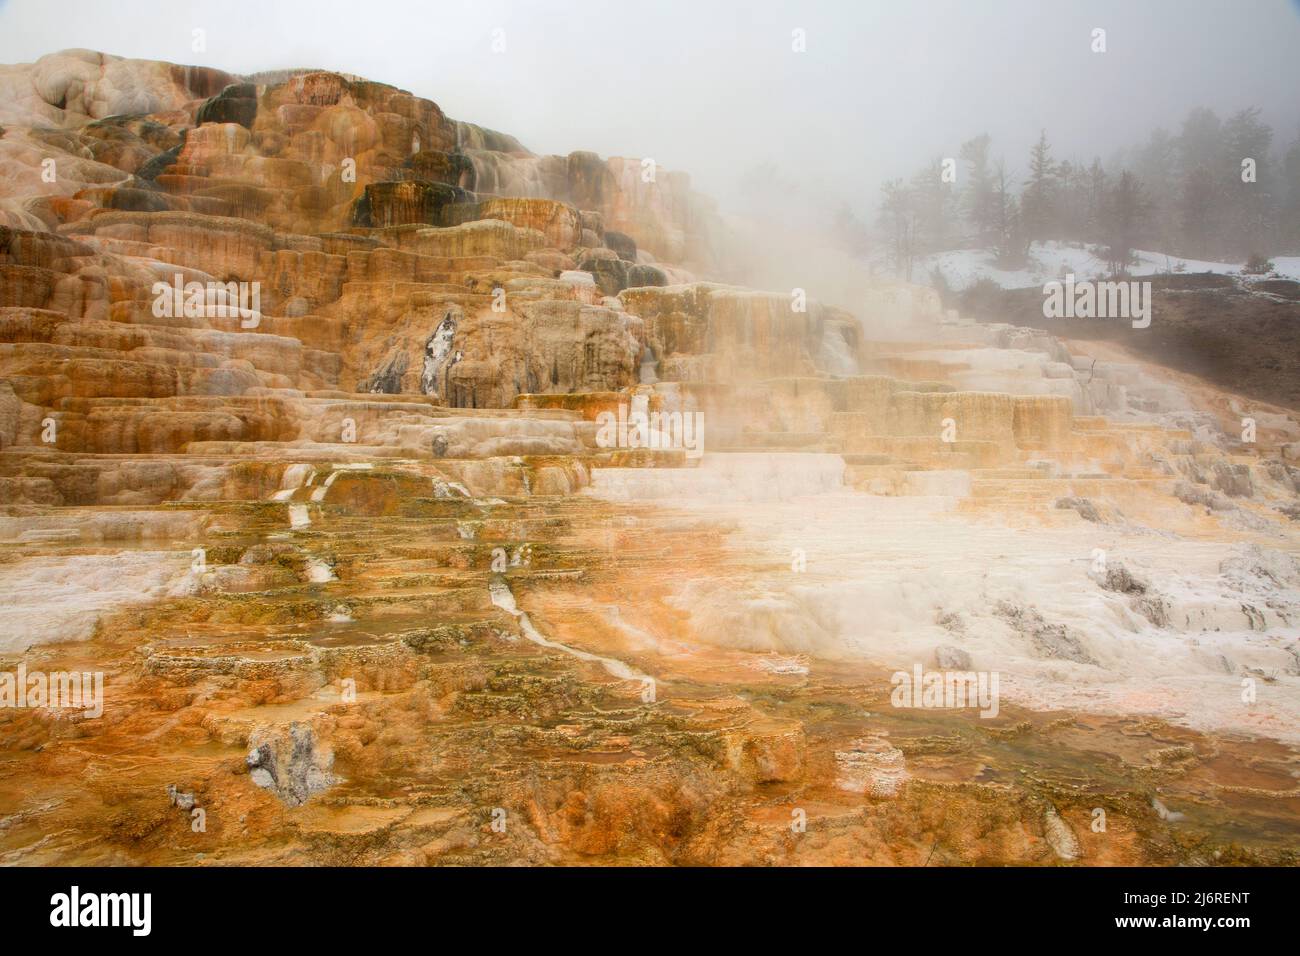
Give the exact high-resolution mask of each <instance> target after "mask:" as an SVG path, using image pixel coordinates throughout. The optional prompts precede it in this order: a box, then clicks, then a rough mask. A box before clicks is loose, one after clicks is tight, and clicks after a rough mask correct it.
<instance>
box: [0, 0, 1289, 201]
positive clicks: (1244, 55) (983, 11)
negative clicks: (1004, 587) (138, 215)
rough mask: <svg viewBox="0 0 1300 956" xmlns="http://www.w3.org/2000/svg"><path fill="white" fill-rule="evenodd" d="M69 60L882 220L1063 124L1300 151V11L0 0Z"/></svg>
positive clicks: (1216, 5)
mask: <svg viewBox="0 0 1300 956" xmlns="http://www.w3.org/2000/svg"><path fill="white" fill-rule="evenodd" d="M124 8H125V9H124ZM1096 27H1101V28H1104V29H1105V30H1106V31H1107V34H1106V38H1107V51H1106V52H1105V53H1104V54H1100V53H1093V52H1092V51H1091V49H1090V44H1091V42H1092V41H1091V33H1092V30H1093V29H1094V28H1096ZM195 28H200V29H203V30H204V31H206V50H204V51H201V52H196V51H194V50H193V49H192V31H193V29H195ZM796 29H800V30H803V31H805V34H804V35H805V37H806V51H805V52H802V53H796V52H794V51H793V50H792V45H793V40H792V36H793V31H794V30H796ZM497 30H501V31H504V32H503V33H495V32H494V31H497ZM501 39H504V46H505V49H504V51H501V52H494V50H493V41H494V40H497V41H500V40H501ZM497 45H498V46H500V45H501V44H500V43H499V42H498V43H497ZM71 46H82V47H87V48H91V49H98V50H103V51H106V52H110V53H114V54H118V55H122V56H131V57H141V58H149V59H162V60H170V61H173V62H180V63H195V64H202V65H210V66H215V67H219V68H222V69H226V70H230V71H234V72H254V71H257V70H264V69H271V68H276V67H300V66H319V67H322V68H328V69H334V70H340V71H345V72H350V73H354V74H359V75H362V76H365V77H367V78H371V79H376V80H380V81H384V82H388V83H392V84H395V85H398V86H401V87H403V88H406V89H409V90H411V91H412V92H415V93H417V94H419V95H422V96H426V97H429V98H431V99H433V100H435V101H436V102H437V103H438V104H439V105H440V106H441V107H442V108H443V109H444V110H445V111H446V112H447V113H448V114H449V115H451V116H453V117H455V118H458V119H467V120H471V121H473V122H477V123H480V124H482V125H485V126H490V127H493V128H497V129H501V130H504V131H506V132H510V133H512V134H514V135H516V136H517V137H519V139H520V140H521V141H522V142H523V143H524V144H525V145H526V146H528V147H529V148H530V149H532V150H534V151H538V152H556V153H567V152H570V151H572V150H574V149H591V150H595V151H597V152H599V153H601V154H602V155H624V156H652V157H654V158H655V159H656V161H657V162H658V163H660V164H661V165H664V166H667V167H669V168H673V169H683V170H686V171H688V172H690V173H691V174H692V177H693V179H694V182H695V183H696V185H697V186H698V187H699V188H700V189H702V190H703V191H705V192H708V193H710V194H712V195H714V196H716V197H717V198H719V199H720V200H721V201H723V203H724V206H726V205H727V204H728V203H730V202H734V200H735V196H736V192H737V182H738V180H739V178H740V175H741V174H742V173H743V172H744V171H745V170H747V169H750V168H752V167H755V166H758V165H762V164H765V163H770V164H773V165H774V166H775V167H776V169H777V170H778V171H779V174H780V177H781V179H783V180H785V181H787V182H789V183H790V184H792V185H795V186H797V188H798V191H799V197H800V201H801V202H805V203H807V202H815V203H823V202H830V201H838V200H841V199H843V200H846V201H848V202H850V203H851V204H852V205H853V206H854V207H856V208H858V209H860V210H862V211H864V213H865V212H868V211H869V210H871V209H872V208H873V207H874V205H875V202H876V197H877V195H878V189H879V183H880V181H881V180H882V179H883V178H886V177H891V176H901V175H907V174H908V173H910V172H911V171H913V170H914V169H915V168H916V167H917V166H918V165H919V164H920V163H923V162H925V161H927V160H929V159H931V158H935V157H940V156H953V155H956V151H957V149H958V147H959V146H960V144H961V143H962V142H963V141H964V140H966V139H969V138H970V137H971V136H974V135H976V134H979V133H982V132H987V133H989V134H990V135H991V136H992V138H993V144H994V145H993V153H994V155H995V156H997V155H1005V156H1006V157H1007V161H1008V164H1009V166H1011V167H1013V168H1019V167H1021V166H1022V165H1023V162H1024V157H1025V155H1026V154H1027V151H1028V147H1029V145H1030V143H1031V142H1032V141H1033V139H1034V138H1035V137H1036V136H1037V134H1038V131H1039V129H1040V128H1044V127H1045V128H1047V130H1048V131H1049V134H1050V135H1051V137H1052V141H1053V146H1054V149H1055V152H1056V155H1057V156H1059V157H1062V158H1077V159H1082V160H1085V161H1086V160H1090V159H1091V158H1092V157H1093V156H1094V155H1099V156H1101V157H1103V159H1104V158H1105V157H1107V156H1108V155H1110V154H1111V153H1112V152H1113V151H1114V150H1116V149H1118V148H1120V147H1123V146H1126V145H1129V144H1131V143H1133V142H1134V141H1136V140H1139V139H1142V138H1144V137H1145V135H1146V133H1147V131H1148V130H1149V129H1150V128H1151V127H1153V126H1165V127H1166V128H1172V129H1174V130H1176V129H1177V126H1178V123H1179V122H1180V121H1181V118H1182V117H1183V115H1184V114H1185V113H1186V112H1187V110H1188V109H1189V108H1191V107H1193V106H1199V105H1205V106H1209V107H1211V108H1213V109H1215V110H1217V111H1219V112H1220V113H1228V112H1231V111H1233V110H1236V109H1240V108H1242V107H1245V106H1251V105H1256V106H1260V107H1262V108H1263V111H1264V119H1265V120H1266V121H1267V122H1269V123H1271V124H1272V125H1273V126H1274V128H1275V129H1276V130H1277V131H1278V139H1279V140H1280V141H1281V142H1283V143H1285V142H1289V141H1290V140H1291V139H1292V137H1293V136H1294V133H1295V131H1296V128H1297V125H1298V124H1300V102H1298V101H1297V98H1296V96H1295V90H1296V89H1300V56H1297V55H1296V54H1297V51H1298V50H1300V5H1298V4H1296V3H1294V2H1293V3H1287V2H1284V0H1244V2H1243V0H1149V2H1143V3H1140V4H1135V3H1131V2H1097V0H1091V2H1087V3H1082V2H1071V0H1055V2H1050V3H1044V2H1040V0H989V2H983V3H962V2H956V0H918V2H908V3H902V2H892V3H885V2H861V0H855V2H838V3H836V2H822V3H779V2H754V0H745V2H708V3H700V2H683V0H667V2H664V0H658V2H653V3H644V4H640V3H638V4H632V3H616V4H610V3H600V2H528V3H524V2H514V3H508V2H483V0H472V2H437V3H433V2H424V0H411V2H384V0H372V2H366V3H359V2H355V0H344V2H322V0H314V2H310V3H290V2H280V0H277V2H274V3H270V2H266V0H258V2H245V0H221V2H196V3H179V2H176V0H135V2H129V3H125V4H118V3H114V4H105V3H100V2H95V0H84V2H63V3H59V4H57V5H55V4H50V3H47V2H43V0H9V2H0V61H2V62H7V63H16V62H28V61H31V60H34V59H36V58H37V57H39V56H41V55H43V54H45V53H49V52H52V51H55V50H58V49H63V48H67V47H71Z"/></svg>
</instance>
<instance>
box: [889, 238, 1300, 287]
mask: <svg viewBox="0 0 1300 956" xmlns="http://www.w3.org/2000/svg"><path fill="white" fill-rule="evenodd" d="M1094 248H1095V247H1093V246H1088V245H1086V244H1083V243H1078V244H1073V243H1064V242H1057V241H1051V242H1035V243H1034V244H1033V245H1032V246H1031V247H1030V250H1029V259H1030V262H1029V265H1028V266H1027V267H1026V268H1024V269H1014V270H1007V269H999V268H998V267H997V265H996V264H995V263H994V257H993V254H992V253H991V252H989V251H988V250H985V249H951V250H949V251H947V252H936V253H932V254H931V255H928V256H925V257H924V258H922V259H919V260H917V263H916V266H915V267H914V271H913V273H912V278H913V281H916V282H929V281H930V278H931V275H932V274H933V271H934V269H935V268H936V267H937V268H938V269H940V270H941V271H942V273H943V276H944V278H945V279H947V281H948V284H949V285H950V286H951V287H952V288H954V289H965V288H967V287H968V286H971V285H973V284H974V283H976V282H978V281H979V280H980V279H991V280H992V281H993V282H996V283H997V284H998V285H1000V286H1001V287H1002V288H1004V289H1028V288H1031V287H1034V286H1041V285H1042V284H1043V283H1044V282H1049V281H1051V280H1053V279H1059V278H1061V277H1062V276H1064V275H1065V274H1066V273H1067V272H1072V273H1074V275H1075V278H1077V279H1098V278H1103V277H1105V276H1106V274H1107V269H1106V263H1105V261H1104V260H1102V259H1099V258H1098V257H1097V255H1096V254H1095V253H1094V252H1093V249H1094ZM1136 255H1137V258H1138V263H1137V264H1136V265H1134V266H1132V267H1131V268H1130V269H1129V273H1130V274H1131V275H1135V276H1149V275H1159V274H1161V273H1171V272H1174V273H1194V272H1213V273H1217V274H1219V275H1237V274H1240V273H1241V269H1242V263H1240V262H1206V261H1204V260H1201V259H1181V258H1179V257H1178V256H1169V255H1165V254H1164V253H1163V252H1148V251H1146V250H1138V251H1137V253H1136ZM1270 258H1271V259H1272V261H1273V265H1274V268H1275V270H1276V272H1277V274H1278V275H1280V276H1282V277H1284V278H1288V279H1297V280H1300V256H1272V257H1270Z"/></svg>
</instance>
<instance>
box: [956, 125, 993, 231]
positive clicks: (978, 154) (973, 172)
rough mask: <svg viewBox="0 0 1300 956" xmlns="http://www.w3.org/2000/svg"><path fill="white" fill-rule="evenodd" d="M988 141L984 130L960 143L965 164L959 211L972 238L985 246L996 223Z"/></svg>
mask: <svg viewBox="0 0 1300 956" xmlns="http://www.w3.org/2000/svg"><path fill="white" fill-rule="evenodd" d="M989 143H990V140H989V135H988V133H983V134H981V135H979V136H976V137H975V138H974V139H971V140H967V141H966V142H965V143H963V144H962V147H961V153H960V155H961V159H962V162H964V163H965V164H966V188H965V190H964V194H963V196H962V206H963V210H962V211H963V212H964V213H965V216H966V220H967V222H969V223H970V225H971V227H972V229H973V230H974V233H975V240H976V242H977V243H978V244H979V245H981V246H987V245H988V244H989V243H990V242H991V241H992V239H993V235H994V231H995V226H996V222H995V201H994V192H993V171H992V169H990V167H989Z"/></svg>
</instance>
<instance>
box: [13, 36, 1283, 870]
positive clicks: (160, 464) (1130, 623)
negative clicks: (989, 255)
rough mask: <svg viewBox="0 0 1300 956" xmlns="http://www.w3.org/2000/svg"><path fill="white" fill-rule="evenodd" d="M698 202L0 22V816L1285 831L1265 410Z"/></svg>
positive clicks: (262, 830)
mask: <svg viewBox="0 0 1300 956" xmlns="http://www.w3.org/2000/svg"><path fill="white" fill-rule="evenodd" d="M642 105H643V106H644V105H645V104H642ZM737 232H738V230H737V229H736V228H735V226H734V225H733V224H731V223H730V222H729V221H728V220H727V219H726V218H725V217H724V216H723V215H722V214H721V213H720V212H719V207H718V206H717V205H716V204H715V203H714V202H713V201H711V200H710V199H709V198H708V197H706V196H704V195H702V194H701V193H700V192H697V191H696V190H695V189H694V188H693V187H692V183H691V180H690V178H689V177H688V175H687V174H686V173H685V172H680V171H676V170H671V169H667V168H664V167H663V166H661V165H658V164H655V163H654V161H653V160H646V159H644V158H643V157H627V158H618V157H611V158H606V157H602V156H599V155H597V154H595V153H593V152H581V151H580V152H573V153H570V154H569V155H567V156H560V155H539V154H536V153H534V152H531V151H530V150H529V149H528V148H527V146H526V144H523V143H521V142H519V141H518V140H517V139H515V138H514V137H513V136H511V135H509V134H507V133H503V132H497V131H494V130H490V129H486V128H483V127H480V126H478V125H475V124H474V123H472V122H468V121H465V120H459V119H452V118H451V117H449V116H447V115H445V114H444V112H443V111H442V109H440V108H439V106H438V105H437V104H436V103H434V102H431V101H430V100H427V99H421V98H420V97H418V96H414V95H412V94H411V93H408V92H404V91H403V90H400V89H397V88H395V87H392V86H388V85H385V84H383V83H378V82H372V81H370V80H366V79H363V78H360V77H357V76H351V75H342V74H339V73H332V72H318V71H285V72H281V73H269V74H257V75H249V76H243V75H235V74H229V73H224V72H221V71H219V70H216V69H210V68H200V67H182V66H177V65H173V64H171V63H163V62H154V61H144V60H130V59H121V58H118V57H114V56H110V55H107V54H102V53H95V52H89V51H86V50H68V51H64V52H61V53H55V54H51V55H48V56H44V57H42V58H40V59H38V60H36V62H34V63H30V64H26V65H19V66H6V67H0V505H2V507H0V594H2V595H3V600H2V601H0V672H3V673H4V675H20V674H21V675H27V680H25V681H16V680H14V679H9V680H8V681H7V682H6V683H4V684H2V685H0V697H3V696H4V695H9V696H8V697H5V698H4V699H5V700H7V701H15V700H18V698H21V697H23V695H27V696H26V697H25V698H23V699H25V701H26V706H24V705H23V703H22V701H21V700H20V701H19V702H18V703H17V705H15V704H14V703H7V704H6V706H4V707H0V861H2V862H3V863H5V864H11V865H12V864H20V865H38V864H77V865H82V864H101V865H124V864H162V865H214V864H215V865H219V864H292V865H297V864H318V865H334V864H380V865H416V866H423V865H483V864H565V865H575V864H577V865H585V864H611V863H617V864H635V865H669V864H691V865H773V864H775V865H817V864H832V865H861V864H901V865H922V864H926V863H930V864H931V865H934V864H948V865H952V864H1018V865H1067V864H1072V865H1110V864H1140V865H1179V864H1226V863H1250V864H1295V863H1296V862H1297V861H1296V853H1297V846H1298V845H1300V840H1298V839H1297V836H1298V834H1300V780H1298V778H1297V773H1298V770H1297V768H1300V754H1298V752H1297V747H1300V651H1298V650H1297V638H1298V636H1300V538H1298V537H1297V531H1296V527H1297V526H1296V520H1297V518H1298V517H1300V496H1298V489H1300V465H1298V464H1297V459H1298V458H1300V415H1298V414H1297V412H1296V410H1295V408H1293V407H1284V406H1281V405H1274V404H1269V403H1265V402H1262V401H1259V400H1256V399H1251V398H1246V397H1243V395H1241V394H1238V393H1236V392H1234V391H1233V390H1231V389H1229V388H1227V387H1225V386H1223V385H1222V384H1215V383H1213V382H1211V381H1209V380H1206V379H1202V378H1198V377H1196V376H1195V375H1191V374H1187V373H1183V372H1175V371H1171V370H1169V369H1167V368H1165V367H1162V366H1160V365H1158V364H1156V363H1155V362H1154V361H1151V360H1150V357H1149V356H1147V357H1145V358H1144V357H1142V356H1138V355H1135V354H1132V353H1128V352H1125V351H1123V350H1122V349H1120V348H1119V347H1117V346H1112V345H1108V344H1106V343H1102V342H1096V341H1093V342H1088V341H1074V340H1071V339H1069V338H1068V337H1066V336H1065V335H1063V334H1061V333H1060V332H1059V328H1058V327H1054V330H1053V331H1050V332H1049V331H1045V330H1041V329H1036V328H1034V327H1027V326H1026V325H1023V324H1020V322H1012V321H1009V320H1008V321H977V320H976V319H975V318H974V317H970V316H965V315H963V314H961V313H960V311H959V310H957V309H954V308H951V307H950V306H949V305H945V304H942V303H941V299H940V296H939V293H938V292H936V291H935V290H933V289H931V288H928V287H923V286H920V285H911V284H908V283H904V282H901V281H895V280H892V279H886V278H881V277H879V275H877V276H875V277H873V276H871V275H869V274H868V273H867V272H866V271H865V270H863V271H862V272H861V273H860V274H858V276H857V277H856V278H855V283H856V284H855V285H854V286H853V288H852V290H851V293H844V292H840V291H836V292H835V293H834V294H831V293H829V292H824V291H823V290H821V289H819V288H818V284H817V281H816V279H815V278H811V277H810V278H809V279H808V280H807V282H806V284H805V287H800V288H794V289H792V288H791V287H789V286H785V285H765V284H764V283H763V282H760V281H755V280H753V279H752V277H753V276H755V275H758V274H759V273H758V272H756V271H754V270H749V271H747V270H746V263H745V261H744V255H745V249H746V243H745V242H744V241H742V240H745V239H749V240H752V239H753V238H754V237H753V236H748V237H746V236H741V235H738V234H737ZM747 277H749V278H747ZM751 285H752V286H758V287H749V286H751ZM1155 321H1156V323H1157V326H1155V327H1153V331H1154V330H1155V329H1156V328H1158V323H1159V322H1160V317H1159V313H1158V312H1157V314H1156V320H1155ZM1246 419H1248V420H1249V426H1246V425H1244V424H1243V422H1244V420H1246ZM1247 432H1248V433H1247ZM47 675H48V677H47ZM59 675H64V676H63V677H60V676H59ZM68 675H73V676H75V677H76V678H77V679H78V681H79V682H81V679H82V678H83V677H84V682H82V686H81V688H80V689H81V692H82V697H81V702H80V706H75V707H74V706H69V705H68V701H67V700H66V697H67V692H68V691H69V678H68ZM95 675H98V678H96V677H95ZM935 675H939V676H938V678H937V680H935V679H932V678H934V677H935ZM97 680H98V681H99V684H100V685H102V686H100V687H99V690H98V691H96V686H97V683H96V681H97ZM60 681H62V685H61V684H60ZM34 688H36V689H39V690H40V692H41V693H42V694H43V695H44V696H41V697H39V699H38V698H37V697H36V696H33V695H34V694H35V692H36V691H35V690H34ZM955 694H956V695H958V696H957V698H956V699H954V695H955ZM1099 819H1102V820H1103V821H1104V826H1102V827H1101V828H1100V829H1099V828H1098V827H1097V826H1096V824H1097V821H1098V820H1099Z"/></svg>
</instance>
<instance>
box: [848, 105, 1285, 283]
mask: <svg viewBox="0 0 1300 956" xmlns="http://www.w3.org/2000/svg"><path fill="white" fill-rule="evenodd" d="M878 224H879V228H880V239H881V241H883V242H884V244H885V251H886V253H887V257H888V259H889V260H890V262H891V264H892V265H893V267H894V269H895V271H896V272H897V273H898V274H899V275H903V276H905V277H908V278H910V277H911V272H912V269H913V267H914V265H915V263H916V260H917V259H918V258H919V257H921V256H924V255H927V254H928V253H931V252H937V251H941V250H946V249H953V248H960V247H977V248H983V249H988V250H990V252H991V253H992V254H993V255H994V257H995V259H996V261H997V264H998V266H999V267H1000V268H1005V269H1015V268H1019V267H1021V266H1023V265H1024V264H1025V263H1026V261H1027V259H1028V255H1029V251H1030V246H1031V243H1033V242H1035V241H1044V240H1052V239H1055V240H1062V241H1068V242H1084V243H1088V244H1092V245H1094V246H1095V247H1097V249H1098V251H1099V253H1100V255H1101V256H1102V258H1104V259H1105V261H1106V262H1107V264H1108V266H1109V269H1110V271H1111V272H1112V273H1122V272H1123V271H1124V270H1125V269H1126V268H1127V267H1128V265H1129V264H1130V263H1131V262H1132V261H1133V250H1134V249H1158V250H1160V251H1162V252H1167V253H1169V254H1171V255H1175V256H1178V257H1180V258H1187V259H1208V260H1215V261H1227V262H1239V261H1246V262H1248V263H1251V264H1255V263H1262V262H1263V261H1264V256H1265V255H1267V254H1270V253H1272V254H1280V253H1288V252H1289V253H1293V254H1294V253H1296V252H1297V251H1300V136H1297V138H1296V139H1295V140H1294V141H1293V142H1292V143H1291V144H1290V146H1289V147H1287V148H1286V149H1285V150H1280V151H1275V150H1274V143H1273V129H1272V127H1270V126H1269V125H1268V124H1267V123H1264V122H1263V121H1262V120H1261V119H1260V110H1259V109H1258V108H1255V107H1251V108H1248V109H1243V110H1240V111H1238V112H1236V113H1234V114H1232V115H1231V116H1230V117H1228V118H1227V119H1226V120H1224V119H1220V118H1219V116H1218V115H1217V114H1216V113H1215V112H1214V111H1213V110H1210V109H1207V108H1204V107H1198V108H1196V109H1193V110H1191V111H1190V112H1189V113H1188V115H1187V117H1186V118H1185V119H1184V120H1183V123H1182V127H1181V129H1180V131H1179V132H1178V133H1177V134H1176V135H1175V134H1171V133H1170V132H1168V131H1167V130H1164V129H1156V130H1153V131H1152V132H1151V133H1150V135H1149V137H1148V138H1147V141H1146V142H1145V143H1142V144H1140V145H1138V146H1135V147H1132V148H1130V149H1127V150H1123V151H1121V152H1120V153H1118V154H1117V155H1116V156H1114V157H1113V158H1112V159H1111V160H1109V162H1108V164H1106V165H1103V163H1102V161H1101V158H1100V157H1094V158H1093V159H1092V161H1091V162H1090V163H1084V162H1080V161H1078V160H1069V159H1059V160H1058V159H1057V158H1056V157H1055V156H1054V155H1053V152H1052V146H1051V142H1050V141H1049V139H1048V135H1047V131H1046V130H1043V131H1042V132H1041V133H1040V135H1039V138H1038V141H1037V142H1036V143H1034V145H1033V146H1032V147H1031V148H1030V151H1029V156H1028V162H1027V165H1026V168H1025V170H1024V172H1023V174H1021V175H1017V174H1016V173H1013V172H1010V171H1009V170H1008V167H1007V164H1006V162H1005V160H1004V159H1002V158H1001V157H999V158H998V159H996V160H995V159H993V156H992V140H991V139H990V137H989V136H988V135H987V134H981V135H979V136H975V137H973V138H972V139H969V140H967V141H966V142H965V143H963V144H962V145H961V149H960V151H959V153H958V155H957V156H956V157H951V158H948V159H943V158H936V159H934V160H932V161H931V162H930V163H927V164H926V165H925V166H924V167H923V168H922V169H921V170H919V171H918V172H917V173H916V174H915V175H914V176H912V177H911V178H910V179H893V180H889V181H887V182H885V183H884V184H883V185H882V187H881V197H880V206H879V223H878ZM833 229H834V231H835V233H836V234H837V236H839V238H840V240H841V242H842V243H843V244H844V245H845V246H846V248H848V249H849V250H850V251H853V252H861V251H863V250H864V249H865V246H866V234H867V230H866V228H865V227H864V226H863V224H862V223H861V222H860V221H859V220H858V219H857V218H856V217H855V216H854V214H853V213H852V211H851V210H850V209H849V208H848V207H847V206H843V207H841V209H840V210H839V212H838V214H837V215H836V218H835V221H834V223H833Z"/></svg>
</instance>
